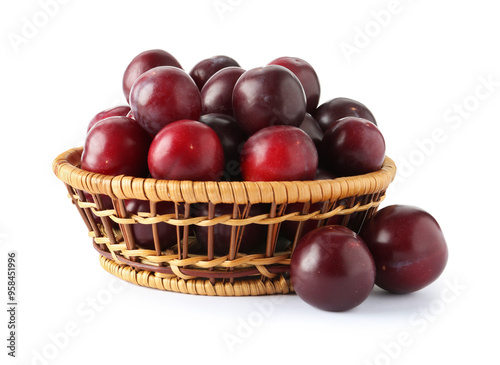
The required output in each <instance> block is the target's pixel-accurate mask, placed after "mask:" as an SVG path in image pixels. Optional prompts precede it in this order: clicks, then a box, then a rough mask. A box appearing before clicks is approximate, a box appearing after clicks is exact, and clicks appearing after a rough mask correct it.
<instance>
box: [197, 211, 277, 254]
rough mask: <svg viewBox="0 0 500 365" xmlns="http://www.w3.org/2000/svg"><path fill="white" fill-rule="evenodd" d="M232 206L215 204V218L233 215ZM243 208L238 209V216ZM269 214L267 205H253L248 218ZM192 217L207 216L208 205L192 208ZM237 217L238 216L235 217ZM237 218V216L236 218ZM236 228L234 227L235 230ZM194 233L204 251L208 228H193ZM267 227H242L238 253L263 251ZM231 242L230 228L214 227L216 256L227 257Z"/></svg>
mask: <svg viewBox="0 0 500 365" xmlns="http://www.w3.org/2000/svg"><path fill="white" fill-rule="evenodd" d="M233 207H234V205H233V204H217V205H216V206H215V216H216V217H218V216H221V215H226V214H229V215H231V216H232V214H233ZM244 208H245V206H244V205H240V206H239V207H238V211H239V214H242V213H243V210H244ZM266 213H269V205H268V204H254V205H252V207H251V208H250V212H249V213H248V216H249V217H254V216H257V215H260V214H266ZM193 216H195V217H201V216H208V204H197V205H196V206H195V207H193ZM237 216H238V215H237ZM238 217H239V216H238ZM237 228H238V227H236V229H237ZM194 232H195V235H196V239H197V241H198V243H199V244H200V245H201V246H202V248H203V249H204V250H207V247H208V227H202V226H197V225H195V226H194ZM266 237H267V226H266V225H262V224H248V225H246V226H244V229H243V234H242V236H241V241H240V245H239V250H238V252H241V253H250V252H252V251H254V250H256V249H258V248H261V249H263V248H264V247H265V244H266ZM230 242H231V226H228V225H224V224H217V225H215V226H214V253H215V254H216V255H221V256H222V255H228V254H229V247H230Z"/></svg>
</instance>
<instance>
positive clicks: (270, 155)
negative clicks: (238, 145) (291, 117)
mask: <svg viewBox="0 0 500 365" xmlns="http://www.w3.org/2000/svg"><path fill="white" fill-rule="evenodd" d="M317 168H318V153H317V151H316V147H315V146H314V143H313V141H312V140H311V138H310V137H309V136H308V135H307V134H306V132H304V131H303V130H302V129H299V128H296V127H292V126H285V125H276V126H272V127H267V128H264V129H261V130H260V131H259V132H257V133H255V134H254V135H253V136H252V137H250V138H249V139H248V140H247V141H246V142H245V144H244V145H243V150H242V152H241V175H242V177H243V179H244V180H246V181H293V180H312V179H313V178H314V176H315V174H316V170H317Z"/></svg>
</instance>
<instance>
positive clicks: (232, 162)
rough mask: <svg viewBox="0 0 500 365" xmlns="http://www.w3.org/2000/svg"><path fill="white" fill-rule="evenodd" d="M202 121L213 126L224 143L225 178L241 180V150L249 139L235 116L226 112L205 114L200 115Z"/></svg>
mask: <svg viewBox="0 0 500 365" xmlns="http://www.w3.org/2000/svg"><path fill="white" fill-rule="evenodd" d="M199 121H200V122H201V123H203V124H206V125H208V126H209V127H210V128H212V129H213V130H214V131H215V133H217V136H218V137H219V140H220V142H221V144H222V149H223V150H224V160H225V165H226V166H225V169H224V180H228V181H229V180H240V179H241V171H240V150H241V149H242V148H243V145H244V143H245V141H246V140H247V136H246V134H245V133H244V132H243V131H242V130H241V128H240V127H239V125H238V124H237V123H236V121H235V120H234V118H233V117H231V116H229V115H225V114H218V113H212V114H205V115H202V116H201V117H200V120H199Z"/></svg>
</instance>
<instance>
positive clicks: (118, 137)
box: [81, 117, 151, 177]
mask: <svg viewBox="0 0 500 365" xmlns="http://www.w3.org/2000/svg"><path fill="white" fill-rule="evenodd" d="M150 144H151V137H150V136H149V134H148V133H147V132H146V131H145V130H144V129H142V128H141V127H140V126H139V125H138V124H137V123H136V122H135V121H134V120H133V119H130V118H127V117H110V118H106V119H104V120H101V121H100V122H99V123H97V124H96V125H95V126H94V127H93V128H92V129H91V130H90V131H89V133H88V134H87V138H86V139H85V146H84V148H83V154H82V163H81V167H82V169H84V170H87V171H91V172H95V173H99V174H104V175H115V176H116V175H129V176H136V177H147V176H148V163H147V161H148V160H147V159H148V151H149V146H150Z"/></svg>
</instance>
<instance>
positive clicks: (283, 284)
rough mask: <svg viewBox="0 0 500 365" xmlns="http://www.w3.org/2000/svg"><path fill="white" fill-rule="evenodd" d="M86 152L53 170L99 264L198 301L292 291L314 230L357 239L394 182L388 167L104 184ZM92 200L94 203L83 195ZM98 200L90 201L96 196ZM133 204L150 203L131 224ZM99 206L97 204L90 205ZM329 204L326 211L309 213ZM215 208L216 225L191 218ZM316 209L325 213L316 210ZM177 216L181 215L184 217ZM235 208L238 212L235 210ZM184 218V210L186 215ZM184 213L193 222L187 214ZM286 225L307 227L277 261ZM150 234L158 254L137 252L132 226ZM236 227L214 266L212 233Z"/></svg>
mask: <svg viewBox="0 0 500 365" xmlns="http://www.w3.org/2000/svg"><path fill="white" fill-rule="evenodd" d="M82 150H83V148H81V147H80V148H74V149H71V150H69V151H66V152H64V153H62V154H61V155H59V156H58V157H57V158H56V159H55V160H54V162H53V170H54V173H55V174H56V176H57V177H58V178H59V179H60V180H62V181H63V182H64V183H65V185H66V188H67V191H68V193H69V197H70V199H71V200H72V202H73V204H74V205H75V206H76V209H77V210H78V212H79V213H80V216H81V217H82V219H83V221H84V222H85V225H86V227H87V229H88V231H89V236H90V237H92V241H93V246H94V248H95V249H96V250H97V251H98V252H99V254H100V263H101V265H102V267H103V268H104V269H105V270H107V271H108V272H110V273H112V274H113V275H115V276H117V277H120V278H122V279H124V280H127V281H129V282H132V283H135V284H138V285H142V286H147V287H152V288H156V289H162V290H170V291H175V292H182V293H190V294H199V295H221V296H241V295H264V294H278V293H283V294H284V293H289V292H292V291H293V288H292V287H291V285H290V281H289V279H288V271H289V265H290V257H291V254H292V252H293V249H294V247H295V244H296V243H297V241H298V240H299V239H300V237H301V235H302V231H303V226H304V224H305V222H306V221H309V220H315V221H317V224H318V226H320V225H324V224H326V222H327V221H328V219H329V218H331V217H333V216H339V215H341V216H343V218H342V220H341V224H342V225H348V226H349V227H351V228H352V229H354V230H357V229H359V227H360V226H361V224H362V223H363V221H364V219H366V217H369V216H370V215H371V214H373V213H374V212H375V211H376V209H377V207H378V206H379V204H380V202H381V201H382V200H383V199H384V197H385V191H386V189H387V187H388V186H389V184H390V183H391V182H392V180H393V179H394V176H395V173H396V166H395V164H394V162H393V161H392V160H391V159H390V158H388V157H386V159H385V161H384V164H383V167H382V169H381V170H379V171H377V172H373V173H369V174H365V175H361V176H353V177H345V178H337V179H333V180H315V181H280V182H211V181H210V182H208V181H207V182H204V181H200V182H198V181H167V180H156V179H143V178H135V177H130V176H105V175H100V174H95V173H91V172H88V171H84V170H82V169H80V168H79V166H80V159H81V154H82ZM85 193H87V194H85ZM89 194H90V195H91V196H92V199H86V197H87V198H88V197H89V196H90V195H89ZM105 196H107V197H109V198H111V201H112V203H113V207H114V209H104V208H103V203H102V201H103V198H105ZM125 199H140V200H149V205H150V211H149V212H144V213H141V212H139V213H137V214H130V213H129V212H127V211H126V209H125V204H124V202H125ZM91 200H93V202H92V201H91ZM160 201H171V202H174V203H175V207H176V209H175V213H172V214H164V215H157V214H156V204H157V203H158V202H160ZM297 202H300V203H304V204H303V208H302V211H301V212H294V213H287V214H285V212H286V206H287V204H291V203H297ZM317 202H322V203H321V209H319V210H315V211H309V210H310V208H311V205H312V204H314V203H317ZM197 203H208V207H209V210H208V212H209V213H208V216H203V217H201V216H200V217H190V215H189V212H190V207H191V206H192V205H193V204H197ZM221 203H229V204H233V206H234V207H235V209H233V214H232V215H231V214H225V215H221V216H215V215H214V207H215V206H216V205H217V204H221ZM261 203H267V204H269V213H267V214H261V215H258V216H248V211H249V209H247V208H249V207H250V206H252V205H254V204H261ZM315 206H317V205H315ZM177 207H178V208H179V209H178V208H177ZM236 207H238V208H240V209H236ZM181 208H184V209H181ZM181 211H184V212H187V213H186V214H181ZM285 220H288V221H295V222H299V223H298V224H297V228H296V234H295V238H294V239H293V241H292V242H291V243H290V245H289V246H288V248H287V249H284V250H282V252H277V251H276V243H277V241H278V234H279V230H280V225H281V223H282V222H284V221H285ZM252 223H255V224H263V225H266V226H267V241H266V245H265V248H262V250H261V252H257V253H252V254H243V253H239V252H238V247H237V246H238V237H241V234H242V231H243V230H244V227H245V226H246V225H248V224H252ZM134 224H145V225H150V226H151V230H152V233H153V237H154V248H155V249H153V250H152V249H144V248H142V247H139V246H138V245H137V244H136V243H135V240H134V234H133V233H132V229H131V227H132V225H134ZM161 224H170V225H174V226H177V228H176V233H177V239H176V242H177V243H176V244H174V245H173V246H171V247H169V248H168V249H165V250H161V249H160V242H159V236H158V226H159V225H161ZM216 224H224V225H229V226H231V227H232V228H231V239H230V242H229V244H228V247H229V252H227V254H226V255H223V256H216V255H215V254H214V250H213V244H214V243H213V237H214V235H213V227H214V226H215V225H216ZM193 225H199V226H205V227H208V229H207V231H208V247H207V249H206V250H205V251H204V252H200V250H199V247H197V245H196V239H195V238H194V237H193V236H192V234H190V232H192V231H191V230H190V228H191V226H193Z"/></svg>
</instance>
